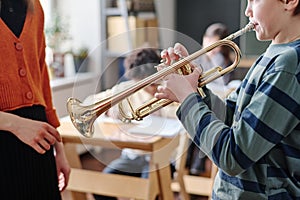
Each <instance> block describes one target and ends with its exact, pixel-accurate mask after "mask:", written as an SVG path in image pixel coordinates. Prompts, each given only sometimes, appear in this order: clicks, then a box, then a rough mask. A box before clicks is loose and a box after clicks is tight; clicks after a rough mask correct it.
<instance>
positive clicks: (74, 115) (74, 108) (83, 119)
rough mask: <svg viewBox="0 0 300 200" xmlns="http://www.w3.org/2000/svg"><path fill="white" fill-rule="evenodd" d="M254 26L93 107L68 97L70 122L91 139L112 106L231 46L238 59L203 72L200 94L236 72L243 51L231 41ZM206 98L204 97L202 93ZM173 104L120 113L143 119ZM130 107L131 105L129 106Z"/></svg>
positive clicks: (164, 101)
mask: <svg viewBox="0 0 300 200" xmlns="http://www.w3.org/2000/svg"><path fill="white" fill-rule="evenodd" d="M253 29H254V24H252V23H249V24H247V25H246V26H245V27H244V28H242V29H241V30H239V31H237V32H235V33H233V34H231V35H229V36H228V37H226V38H224V39H222V40H219V41H217V42H215V43H213V44H212V45H210V46H208V47H206V48H203V49H200V50H198V51H196V52H195V53H193V54H191V55H189V56H187V57H184V58H182V59H181V60H179V61H177V62H175V63H174V64H172V65H170V66H168V67H165V68H164V69H162V70H160V71H158V72H156V73H155V74H153V75H151V76H149V77H147V78H145V79H143V80H141V81H138V82H137V83H136V84H134V85H133V86H132V87H131V88H129V89H127V90H124V91H121V92H119V93H117V94H115V95H112V96H110V97H107V98H105V99H103V100H100V101H99V102H96V103H94V104H92V105H82V103H81V102H80V101H79V100H77V99H75V98H72V97H71V98H69V99H68V101H67V110H68V113H69V115H70V118H71V121H72V123H73V125H74V126H75V127H76V128H77V130H78V131H79V132H80V133H81V134H82V135H83V136H85V137H92V136H93V133H94V128H93V123H94V121H95V120H96V119H97V118H98V117H99V116H100V115H101V114H102V113H104V112H105V111H107V110H108V109H110V108H111V107H112V106H114V105H116V104H119V103H120V102H121V101H122V100H124V99H126V98H128V97H129V96H130V95H132V94H134V93H135V92H137V91H139V90H140V89H142V88H145V87H146V86H148V85H150V84H152V83H154V82H156V81H158V80H161V79H163V78H164V77H165V76H167V75H169V74H171V73H179V74H183V75H186V74H189V73H191V68H190V66H189V63H190V62H191V61H193V60H195V59H196V58H198V57H199V56H201V55H203V54H205V53H207V52H209V51H211V50H213V49H214V48H216V47H219V46H223V45H225V46H229V47H230V48H231V49H232V50H233V51H234V53H235V55H236V56H235V60H234V62H233V63H232V64H231V65H230V66H228V67H226V68H225V69H222V68H221V67H216V68H214V69H212V70H209V71H207V72H204V73H202V75H200V77H199V80H198V87H199V88H198V90H200V91H201V87H203V86H204V85H206V84H207V83H209V82H211V81H213V80H215V79H217V78H219V77H221V76H223V75H224V74H227V73H230V72H231V71H233V70H234V69H235V68H236V67H237V65H238V63H239V62H240V58H241V52H240V49H239V47H238V46H237V45H236V44H235V43H234V42H233V41H231V40H233V39H235V38H237V37H239V36H240V35H242V34H244V33H246V32H248V31H250V30H253ZM199 93H200V92H199ZM201 95H204V94H201ZM170 103H172V101H170V100H167V99H161V100H158V99H155V98H154V99H152V100H150V101H149V102H147V103H145V104H143V105H141V106H139V107H138V108H137V109H136V110H134V109H133V107H132V106H131V105H130V107H131V109H132V111H131V115H127V114H126V113H125V112H124V111H123V108H122V106H121V105H120V104H119V108H120V114H121V115H122V116H123V117H124V118H125V119H127V120H142V119H143V118H144V117H145V116H147V115H149V114H151V113H153V112H155V111H157V110H159V109H160V108H162V107H164V106H166V105H168V104H170ZM129 104H130V103H129Z"/></svg>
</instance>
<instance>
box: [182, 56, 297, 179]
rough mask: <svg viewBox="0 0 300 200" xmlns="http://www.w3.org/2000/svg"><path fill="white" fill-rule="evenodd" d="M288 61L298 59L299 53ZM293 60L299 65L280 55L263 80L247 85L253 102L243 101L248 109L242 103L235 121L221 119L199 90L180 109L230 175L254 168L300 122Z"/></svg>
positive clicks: (243, 92)
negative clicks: (204, 100)
mask: <svg viewBox="0 0 300 200" xmlns="http://www.w3.org/2000/svg"><path fill="white" fill-rule="evenodd" d="M292 54H293V53H292ZM291 56H297V55H291ZM288 60H290V62H297V61H298V59H297V57H296V58H293V59H292V58H290V59H288ZM287 64H290V65H291V66H297V65H298V63H288V62H287V59H286V55H285V56H278V57H277V58H276V60H275V61H274V62H273V63H272V65H271V66H270V68H269V69H268V71H267V72H266V73H264V75H263V78H262V79H261V80H260V81H259V82H257V80H255V81H254V82H251V80H249V82H246V83H245V84H244V86H243V88H241V91H240V93H241V94H240V96H241V98H247V97H248V99H249V102H247V104H246V105H245V106H244V107H243V105H238V106H241V107H242V109H238V108H236V109H237V110H236V111H235V116H234V118H235V119H234V121H235V123H233V125H231V126H227V125H225V124H224V123H223V122H222V121H221V120H219V119H218V118H216V116H215V114H214V113H213V112H212V111H211V110H210V109H209V108H208V107H207V105H206V104H205V103H204V102H203V100H202V99H201V97H200V96H198V95H197V94H192V95H190V96H189V97H188V98H187V99H186V100H185V101H184V102H183V104H182V105H181V107H180V108H179V111H178V117H179V119H180V120H181V121H182V123H183V124H184V126H185V128H186V129H187V131H188V133H189V134H191V136H192V138H194V142H195V143H196V144H197V145H198V146H199V147H200V148H201V150H202V151H203V152H205V153H206V154H207V155H208V156H209V157H210V158H211V159H212V160H213V161H214V163H215V164H217V165H218V167H220V168H221V169H222V170H223V171H224V172H226V173H227V174H229V175H237V174H240V173H241V172H243V171H245V170H246V169H248V168H249V167H251V166H252V165H253V164H254V163H255V162H257V161H258V160H259V159H261V158H262V157H263V156H264V155H266V154H267V153H268V152H269V151H270V150H271V149H272V148H274V146H276V145H278V144H280V143H281V142H282V140H283V139H284V138H285V137H287V136H288V135H289V134H290V133H291V132H292V131H293V130H294V129H295V128H296V127H297V126H298V124H299V119H300V106H299V99H300V93H299V92H297V91H296V89H297V88H299V80H298V76H297V75H295V72H294V71H288V70H286V65H287ZM255 84H257V85H255ZM243 96H245V97H243Z"/></svg>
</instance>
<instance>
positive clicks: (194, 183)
mask: <svg viewBox="0 0 300 200" xmlns="http://www.w3.org/2000/svg"><path fill="white" fill-rule="evenodd" d="M183 140H184V141H183ZM188 141H189V138H188V137H187V136H185V138H184V139H181V143H183V145H182V146H181V147H180V148H179V149H178V150H179V151H181V152H178V153H180V154H181V156H180V158H179V159H178V160H177V162H176V170H177V176H176V177H175V179H174V181H173V182H172V184H171V188H172V191H173V192H179V193H180V195H181V198H182V199H184V200H189V199H190V194H194V195H201V196H207V197H209V198H211V195H212V188H213V183H214V178H215V176H216V174H217V171H218V168H217V166H216V165H214V164H213V163H212V162H211V161H210V160H208V162H209V164H210V166H211V169H210V171H209V175H208V176H207V177H206V176H194V175H189V174H188V170H187V169H186V167H185V164H186V157H187V148H188Z"/></svg>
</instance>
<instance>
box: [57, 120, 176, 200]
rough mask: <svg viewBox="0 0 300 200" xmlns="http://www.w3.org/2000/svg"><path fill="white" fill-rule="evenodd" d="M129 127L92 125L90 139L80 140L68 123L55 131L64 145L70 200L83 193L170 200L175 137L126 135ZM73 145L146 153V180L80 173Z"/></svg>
mask: <svg viewBox="0 0 300 200" xmlns="http://www.w3.org/2000/svg"><path fill="white" fill-rule="evenodd" d="M128 128H130V126H128V125H126V124H124V125H122V124H118V125H116V124H113V123H103V122H97V123H95V134H94V137H93V138H85V137H83V136H81V135H80V134H79V133H78V131H77V130H76V129H75V127H73V125H72V124H71V122H61V126H60V127H59V131H60V133H61V135H62V139H63V142H64V144H65V151H66V156H67V158H68V160H69V163H70V165H71V167H72V171H71V175H70V181H69V185H68V187H67V190H70V191H72V198H73V200H83V199H86V195H85V193H94V194H102V195H108V196H118V197H127V198H135V199H149V200H150V199H151V200H152V199H155V197H156V196H157V195H159V196H160V197H161V199H164V200H170V199H173V198H174V197H173V192H172V190H171V172H170V166H169V163H170V158H171V154H172V152H173V151H174V150H175V149H176V147H177V146H178V144H179V135H176V136H174V137H169V138H165V137H161V136H151V137H149V136H147V137H145V136H143V137H136V135H135V136H133V135H130V134H126V131H127V130H128ZM76 144H88V145H97V146H101V147H106V148H120V149H123V148H133V149H139V150H143V151H146V152H149V154H150V155H151V160H150V162H149V169H150V170H149V178H148V179H143V178H136V177H131V176H123V175H116V174H103V173H100V172H96V171H91V170H84V169H82V166H81V163H80V158H79V156H78V154H77V152H76Z"/></svg>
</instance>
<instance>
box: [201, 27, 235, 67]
mask: <svg viewBox="0 0 300 200" xmlns="http://www.w3.org/2000/svg"><path fill="white" fill-rule="evenodd" d="M228 34H229V33H228V28H227V26H226V25H225V24H222V23H214V24H211V25H210V26H208V27H207V29H206V31H205V33H204V36H205V37H216V36H217V37H219V38H220V39H223V38H225V37H227V36H228ZM230 51H231V50H230V48H229V47H228V46H224V45H223V46H221V53H222V55H223V56H224V58H225V60H226V62H229V60H230Z"/></svg>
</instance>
